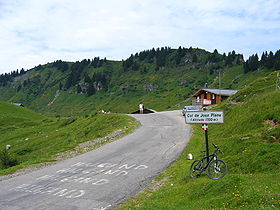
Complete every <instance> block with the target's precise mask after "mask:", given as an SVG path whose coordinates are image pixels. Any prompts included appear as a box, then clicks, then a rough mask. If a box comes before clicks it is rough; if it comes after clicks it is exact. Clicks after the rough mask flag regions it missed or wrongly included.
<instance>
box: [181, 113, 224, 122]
mask: <svg viewBox="0 0 280 210" xmlns="http://www.w3.org/2000/svg"><path fill="white" fill-rule="evenodd" d="M185 120H186V123H188V124H189V123H191V124H212V123H224V112H223V111H192V112H186V114H185Z"/></svg>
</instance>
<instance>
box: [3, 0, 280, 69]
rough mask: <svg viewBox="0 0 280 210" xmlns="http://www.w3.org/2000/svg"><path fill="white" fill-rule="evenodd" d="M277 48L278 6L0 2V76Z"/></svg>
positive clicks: (273, 2)
mask: <svg viewBox="0 0 280 210" xmlns="http://www.w3.org/2000/svg"><path fill="white" fill-rule="evenodd" d="M165 46H168V47H171V48H178V47H179V46H182V47H186V48H188V47H191V46H192V47H194V48H196V47H198V48H202V49H205V50H208V51H210V52H213V51H214V49H217V50H218V52H219V53H224V52H225V53H228V52H230V51H232V50H235V51H236V52H237V53H241V54H243V55H244V57H245V58H248V56H250V55H252V54H255V53H258V54H259V55H261V53H262V52H264V51H272V52H275V51H277V50H279V49H280V1H279V0H254V1H252V0H234V1H232V0H176V1H174V0H119V1H117V0H79V1H75V0H0V73H5V72H11V71H13V70H16V69H21V68H24V69H25V70H27V69H30V68H33V67H35V66H37V65H39V64H46V63H48V62H53V61H55V60H63V61H78V60H82V59H85V58H86V59H92V58H94V57H98V56H99V57H100V58H104V57H106V58H107V59H109V60H122V59H126V58H128V57H129V56H130V55H131V54H135V53H136V52H140V51H143V50H147V49H152V48H157V47H165Z"/></svg>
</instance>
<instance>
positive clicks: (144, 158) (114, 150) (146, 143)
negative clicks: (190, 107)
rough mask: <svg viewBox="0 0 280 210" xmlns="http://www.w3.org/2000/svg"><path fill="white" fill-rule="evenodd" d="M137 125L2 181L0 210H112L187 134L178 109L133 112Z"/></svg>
mask: <svg viewBox="0 0 280 210" xmlns="http://www.w3.org/2000/svg"><path fill="white" fill-rule="evenodd" d="M133 116H134V117H135V118H136V119H138V120H139V121H140V122H141V124H142V125H141V126H140V127H139V128H138V129H137V130H136V131H135V132H134V133H132V134H130V135H128V136H126V137H124V138H121V139H119V140H117V141H114V142H112V143H109V144H106V145H104V146H102V147H100V148H98V149H96V150H94V151H91V152H88V153H86V154H83V155H80V156H77V157H75V158H72V159H68V160H65V161H61V162H59V163H57V164H55V165H53V166H49V167H46V168H43V169H40V170H37V171H34V172H31V173H29V174H26V175H22V176H17V177H14V178H11V179H8V180H4V181H1V182H0V209H3V210H4V209H5V210H10V209H21V210H22V209H36V210H38V209H40V210H42V209H55V210H57V209H59V210H64V209H65V210H71V209H73V210H74V209H83V210H84V209H85V210H87V209H92V210H94V209H100V210H101V209H113V208H114V207H116V206H118V205H119V204H120V203H122V202H123V201H125V200H126V199H128V198H129V197H131V196H133V195H135V194H136V193H138V192H139V191H141V190H142V189H143V188H144V187H145V186H147V184H148V183H150V182H151V180H152V179H153V178H154V177H155V176H156V175H158V174H159V173H160V172H162V171H163V170H164V169H165V168H167V167H168V166H169V165H170V164H171V163H172V162H173V161H174V160H176V159H177V157H178V156H179V155H180V154H181V152H182V151H183V149H184V148H185V146H186V145H187V142H188V140H189V138H190V135H191V128H190V127H189V126H188V125H186V124H185V122H184V118H183V117H182V115H181V113H180V111H170V112H159V113H154V114H146V115H133Z"/></svg>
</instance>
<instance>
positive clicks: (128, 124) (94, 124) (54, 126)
mask: <svg viewBox="0 0 280 210" xmlns="http://www.w3.org/2000/svg"><path fill="white" fill-rule="evenodd" d="M0 110H1V112H0V148H1V154H0V174H5V173H9V172H12V171H15V170H17V169H19V168H23V167H27V166H29V165H30V164H34V163H41V162H46V161H53V157H54V155H55V154H57V153H60V152H64V151H67V150H71V149H74V148H75V147H76V146H77V145H79V144H80V143H82V142H85V141H89V140H94V139H98V138H101V137H104V136H107V135H108V134H110V133H113V132H114V131H117V130H122V132H121V133H122V134H124V133H127V132H131V130H133V129H134V128H135V127H136V126H137V123H136V122H135V120H134V119H133V118H131V117H128V116H124V115H119V114H93V115H88V116H84V117H76V118H74V117H72V118H50V117H44V116H42V115H39V114H36V113H35V112H33V111H31V110H28V109H26V108H23V107H18V106H15V105H12V104H8V103H4V102H0ZM5 145H11V149H10V150H8V153H9V157H10V158H11V159H12V160H16V163H15V164H12V165H15V166H13V167H9V166H11V165H8V166H5V165H4V164H3V161H4V159H5V157H6V156H5V154H4V153H3V148H4V147H5ZM80 152H83V151H80Z"/></svg>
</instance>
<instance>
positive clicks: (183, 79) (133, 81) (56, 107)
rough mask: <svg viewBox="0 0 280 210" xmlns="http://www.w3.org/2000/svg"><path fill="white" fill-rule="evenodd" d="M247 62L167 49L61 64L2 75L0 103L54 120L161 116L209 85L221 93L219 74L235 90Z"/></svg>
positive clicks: (234, 57)
mask: <svg viewBox="0 0 280 210" xmlns="http://www.w3.org/2000/svg"><path fill="white" fill-rule="evenodd" d="M243 62H244V61H243V57H242V55H240V54H235V53H234V54H233V53H229V54H228V55H225V54H224V55H221V54H219V53H218V52H217V51H214V52H213V53H211V52H207V51H205V50H202V49H194V48H178V49H170V48H167V47H165V48H158V49H152V50H148V51H143V52H140V53H136V54H135V55H131V56H130V57H129V58H128V59H126V60H124V61H109V60H106V59H100V58H94V59H92V60H90V59H88V60H87V59H84V60H82V61H77V62H75V63H73V62H63V61H55V62H53V63H48V64H45V65H39V66H37V67H35V68H33V69H31V70H29V71H27V72H24V71H23V72H21V73H14V74H13V75H12V76H10V77H7V78H1V76H0V100H3V101H9V102H20V103H23V104H25V105H26V106H27V107H28V108H31V109H32V110H36V111H38V112H41V113H44V114H48V115H57V114H58V113H59V114H60V115H63V116H72V115H73V114H75V115H77V114H78V115H79V114H80V115H81V114H84V113H90V112H91V111H92V110H95V111H97V110H100V109H105V110H111V111H113V112H123V113H129V112H132V111H135V109H137V107H138V104H139V103H140V102H142V103H144V104H145V105H146V107H149V108H152V109H155V110H159V111H160V110H166V109H172V108H174V107H176V105H177V104H181V103H186V101H185V100H186V99H189V98H190V97H191V96H192V94H193V93H194V92H196V91H197V90H198V89H200V88H202V87H204V85H205V83H208V85H209V87H212V88H217V87H218V86H219V85H218V83H217V76H218V72H221V73H222V74H221V75H222V77H225V78H227V80H226V81H223V83H222V87H223V88H227V87H229V86H230V85H233V84H232V82H233V81H232V80H233V79H236V77H238V76H240V75H242V74H243V67H242V63H243ZM2 77H4V76H2ZM2 80H3V81H2ZM1 81H2V82H1ZM180 108H181V105H180Z"/></svg>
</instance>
